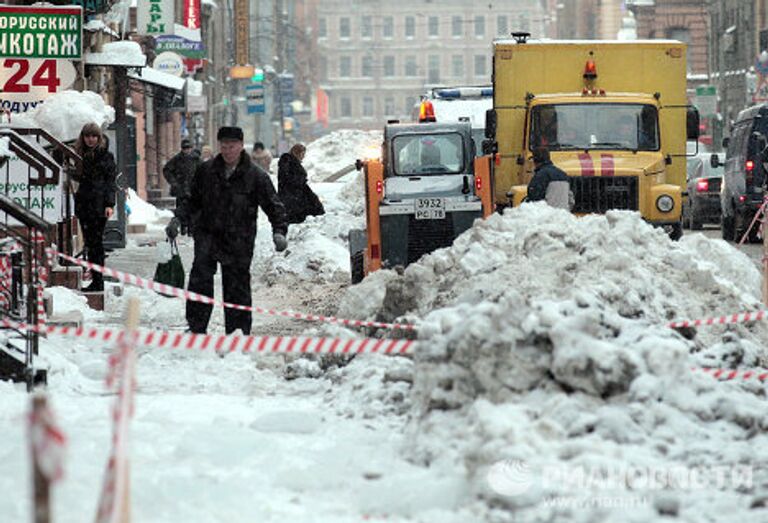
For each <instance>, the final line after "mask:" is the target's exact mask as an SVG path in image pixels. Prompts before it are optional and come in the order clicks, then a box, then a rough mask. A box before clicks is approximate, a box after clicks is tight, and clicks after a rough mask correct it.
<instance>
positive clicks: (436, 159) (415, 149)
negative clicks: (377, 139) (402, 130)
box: [392, 133, 464, 176]
mask: <svg viewBox="0 0 768 523" xmlns="http://www.w3.org/2000/svg"><path fill="white" fill-rule="evenodd" d="M392 151H393V153H394V162H393V167H394V171H395V174H398V175H405V176H409V175H429V174H457V173H461V172H464V141H463V140H462V137H461V135H460V134H459V133H442V134H404V135H401V136H395V138H394V139H393V140H392Z"/></svg>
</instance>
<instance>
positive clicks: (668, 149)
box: [484, 33, 699, 238]
mask: <svg viewBox="0 0 768 523" xmlns="http://www.w3.org/2000/svg"><path fill="white" fill-rule="evenodd" d="M513 36H514V40H504V41H496V42H494V58H493V87H494V108H493V110H492V111H491V112H490V114H489V115H488V122H487V124H486V136H487V137H488V138H489V139H490V140H489V141H486V142H485V143H484V151H485V152H489V153H495V154H496V161H495V162H494V163H495V167H494V199H495V202H496V205H497V207H504V206H509V205H513V206H516V205H519V204H520V203H521V202H522V201H523V200H524V199H525V196H526V194H527V184H528V182H529V181H530V179H531V178H532V177H533V171H534V167H533V161H532V159H531V156H532V153H533V150H534V149H536V148H537V147H546V148H547V149H548V150H549V151H550V156H551V158H552V162H553V163H554V164H555V165H557V166H558V167H559V168H560V169H562V170H563V171H565V173H566V174H567V175H568V176H569V182H570V185H571V192H572V194H573V199H572V201H573V208H572V211H573V212H574V213H577V214H586V213H603V212H606V211H608V210H611V209H626V210H635V211H638V212H640V213H641V214H642V216H643V217H644V218H645V219H646V220H647V221H648V222H650V223H652V224H654V225H658V226H661V227H664V228H665V229H666V230H667V232H668V233H669V234H670V236H671V237H673V238H679V237H680V235H682V223H681V214H680V211H681V207H682V196H683V191H684V190H685V187H686V172H685V170H686V139H696V138H697V137H698V123H699V122H698V115H697V113H695V110H690V108H689V107H688V105H687V99H686V64H685V53H686V46H685V44H683V43H681V42H677V41H672V40H654V41H632V42H620V41H615V42H614V41H611V42H607V41H545V42H544V41H542V42H539V41H531V42H529V41H528V40H527V38H528V35H527V34H526V33H514V34H513Z"/></svg>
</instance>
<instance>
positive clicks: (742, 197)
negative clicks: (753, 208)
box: [739, 194, 747, 203]
mask: <svg viewBox="0 0 768 523" xmlns="http://www.w3.org/2000/svg"><path fill="white" fill-rule="evenodd" d="M739 201H740V202H741V203H744V202H745V201H747V197H746V196H744V195H743V194H742V195H741V196H739Z"/></svg>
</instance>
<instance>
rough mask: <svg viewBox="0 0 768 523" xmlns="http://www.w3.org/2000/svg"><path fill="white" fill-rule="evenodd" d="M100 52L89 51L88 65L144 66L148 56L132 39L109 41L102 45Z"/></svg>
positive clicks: (86, 61) (86, 60)
mask: <svg viewBox="0 0 768 523" xmlns="http://www.w3.org/2000/svg"><path fill="white" fill-rule="evenodd" d="M101 49H102V50H101V52H100V53H87V54H86V55H85V63H86V64H87V65H116V66H123V67H144V66H145V65H147V57H146V56H145V55H144V53H142V52H141V46H140V45H139V44H138V43H136V42H132V41H130V40H122V41H120V42H109V43H106V44H104V45H103V46H101Z"/></svg>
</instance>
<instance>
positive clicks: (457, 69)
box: [451, 54, 464, 78]
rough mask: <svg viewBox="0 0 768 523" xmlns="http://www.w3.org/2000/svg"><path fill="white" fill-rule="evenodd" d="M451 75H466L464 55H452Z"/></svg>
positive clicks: (458, 76)
mask: <svg viewBox="0 0 768 523" xmlns="http://www.w3.org/2000/svg"><path fill="white" fill-rule="evenodd" d="M451 76H453V77H454V78H461V77H462V76H464V57H463V56H461V55H460V54H455V55H453V56H452V57H451Z"/></svg>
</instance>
